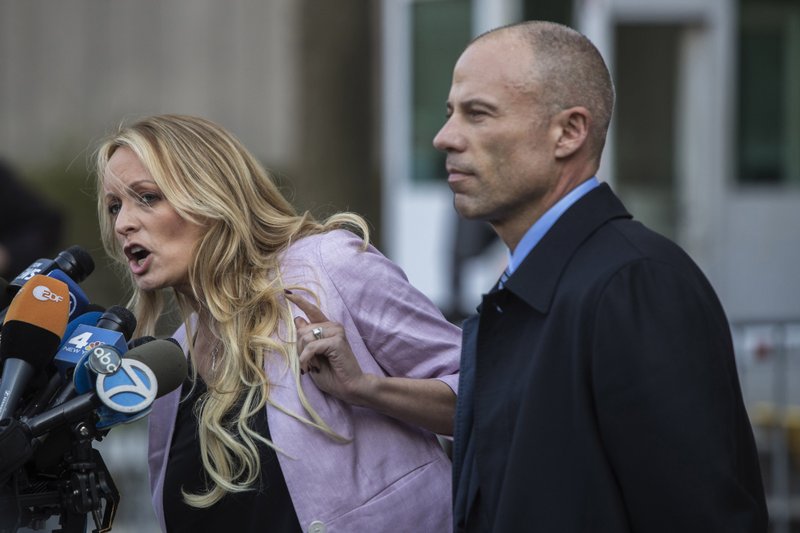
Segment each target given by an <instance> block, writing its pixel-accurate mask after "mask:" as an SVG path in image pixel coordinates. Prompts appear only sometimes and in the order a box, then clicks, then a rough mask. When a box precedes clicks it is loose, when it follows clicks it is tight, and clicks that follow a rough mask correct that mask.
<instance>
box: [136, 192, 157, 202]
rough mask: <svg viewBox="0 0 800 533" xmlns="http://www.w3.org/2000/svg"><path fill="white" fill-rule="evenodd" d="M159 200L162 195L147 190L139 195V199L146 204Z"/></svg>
mask: <svg viewBox="0 0 800 533" xmlns="http://www.w3.org/2000/svg"><path fill="white" fill-rule="evenodd" d="M158 200H160V197H159V196H158V195H157V194H154V193H151V192H146V193H143V194H140V195H139V201H140V202H142V203H143V204H145V205H153V204H154V203H156V202H157V201H158Z"/></svg>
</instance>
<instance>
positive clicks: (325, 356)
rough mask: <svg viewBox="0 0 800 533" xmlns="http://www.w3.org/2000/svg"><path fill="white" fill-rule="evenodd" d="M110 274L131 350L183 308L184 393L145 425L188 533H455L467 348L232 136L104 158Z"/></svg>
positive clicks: (168, 141) (151, 143) (349, 232)
mask: <svg viewBox="0 0 800 533" xmlns="http://www.w3.org/2000/svg"><path fill="white" fill-rule="evenodd" d="M96 171H97V177H98V194H99V197H98V209H99V218H100V225H101V233H102V238H103V243H104V246H105V248H106V250H107V252H108V254H109V255H110V256H111V257H112V258H114V259H116V260H117V261H119V263H120V264H121V267H122V268H123V269H124V270H125V271H126V272H127V275H128V276H129V277H130V280H131V282H132V286H133V296H132V299H131V302H130V304H131V305H132V307H133V309H134V311H135V314H136V315H137V318H138V324H139V326H138V329H137V334H138V335H151V334H153V332H154V329H155V325H156V321H157V320H158V318H159V317H160V316H161V315H162V312H163V311H164V309H165V296H166V295H167V293H171V294H172V295H174V298H175V302H176V305H177V308H178V309H179V312H180V313H181V316H182V318H183V322H184V325H183V326H182V327H181V328H180V329H179V330H178V331H177V332H176V334H175V337H176V339H178V340H179V341H180V342H181V343H182V345H183V346H184V347H185V348H184V349H185V350H186V351H187V353H188V359H189V362H190V368H191V372H190V374H191V376H190V379H189V380H188V381H187V383H186V384H185V386H184V387H183V390H180V389H179V390H177V391H175V392H174V393H172V394H169V395H166V396H164V397H163V398H161V399H159V400H156V402H155V404H154V408H153V412H152V413H151V414H150V418H149V438H150V442H149V463H150V478H151V490H152V499H153V505H154V508H155V511H156V516H157V518H158V520H159V522H160V524H161V527H162V528H163V529H164V530H166V531H169V532H178V531H187V532H188V531H191V532H202V531H209V532H211V531H213V532H219V531H236V532H237V533H238V532H246V531H259V532H263V531H270V532H273V531H274V532H285V531H301V530H302V531H328V532H329V533H330V532H335V531H342V532H354V531H446V530H449V529H451V477H450V476H451V468H450V461H449V459H448V458H447V456H446V455H445V453H444V452H443V450H442V447H441V446H440V445H439V443H438V440H437V438H436V434H444V435H449V434H452V429H453V428H452V424H453V414H454V411H455V398H456V397H455V393H454V391H455V389H456V388H457V381H458V358H459V354H460V340H461V335H460V330H459V329H458V328H456V327H455V326H453V325H452V324H450V323H449V322H447V321H446V320H445V319H444V318H443V317H442V315H441V313H440V312H439V310H438V309H437V308H436V307H435V306H434V304H433V303H431V302H430V301H429V300H428V299H427V298H425V297H424V296H423V295H422V294H421V293H419V291H417V290H416V289H415V288H414V287H412V286H411V285H410V284H409V283H408V281H407V279H406V277H405V275H404V274H403V272H402V271H401V270H400V269H399V268H398V267H397V266H396V265H394V264H393V263H391V262H390V261H388V260H387V259H386V258H385V257H384V256H383V255H381V254H380V253H379V252H378V251H377V250H376V249H375V248H373V247H371V246H370V245H369V239H368V229H367V226H366V223H365V221H364V220H363V219H362V218H361V217H359V216H357V215H355V214H352V213H340V214H337V215H334V216H332V217H330V218H328V219H327V220H326V221H324V222H318V221H316V220H314V218H313V217H312V216H311V215H310V214H309V213H304V214H298V213H296V212H295V210H294V209H293V207H292V206H291V205H290V204H289V203H288V202H287V200H286V199H285V198H284V197H283V196H282V195H281V193H280V192H279V190H278V189H277V187H276V186H275V184H274V183H273V181H272V179H271V177H270V176H269V175H268V174H267V172H266V171H265V170H264V168H263V167H262V166H261V165H260V164H259V163H258V162H257V160H256V159H255V158H254V157H253V156H252V155H251V154H250V153H249V152H248V151H247V149H246V148H245V147H244V146H243V145H242V144H241V143H240V142H239V141H238V140H237V139H236V138H234V137H233V136H232V135H231V134H230V133H229V132H227V131H226V130H224V129H223V128H221V127H220V126H218V125H216V124H214V123H212V122H210V121H207V120H205V119H202V118H197V117H189V116H178V115H160V116H152V117H148V118H145V119H142V120H140V121H138V122H136V123H134V124H131V125H129V126H123V127H122V128H121V129H120V130H119V131H118V132H117V133H115V134H114V135H112V136H111V137H110V138H108V139H107V140H106V141H105V142H103V143H102V144H101V146H100V147H99V149H98V153H97V158H96Z"/></svg>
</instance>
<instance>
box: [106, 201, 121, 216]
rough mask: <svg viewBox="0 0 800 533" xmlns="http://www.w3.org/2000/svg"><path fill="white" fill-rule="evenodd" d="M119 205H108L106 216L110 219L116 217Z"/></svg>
mask: <svg viewBox="0 0 800 533" xmlns="http://www.w3.org/2000/svg"><path fill="white" fill-rule="evenodd" d="M119 209H120V205H119V204H118V203H113V204H108V214H109V215H111V216H112V217H114V216H117V213H119Z"/></svg>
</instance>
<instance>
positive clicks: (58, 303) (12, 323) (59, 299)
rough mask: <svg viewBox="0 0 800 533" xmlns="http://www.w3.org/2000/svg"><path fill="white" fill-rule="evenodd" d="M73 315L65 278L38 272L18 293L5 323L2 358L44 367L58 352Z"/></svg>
mask: <svg viewBox="0 0 800 533" xmlns="http://www.w3.org/2000/svg"><path fill="white" fill-rule="evenodd" d="M68 315H69V289H68V287H67V285H66V283H64V282H63V281H59V280H57V279H54V278H50V277H47V276H43V275H41V274H38V275H36V276H33V277H32V278H31V279H30V281H28V282H27V283H26V284H25V285H24V286H23V287H22V289H21V290H20V291H19V293H17V296H16V298H14V300H13V301H12V302H11V306H10V307H9V308H8V313H7V314H6V318H5V322H4V323H3V327H2V342H0V359H2V360H5V359H6V358H9V357H13V358H18V359H22V360H23V361H28V362H29V363H31V364H32V365H33V366H34V367H36V368H43V367H44V365H46V364H47V363H48V362H49V361H50V360H51V359H52V358H53V356H54V355H55V350H56V349H57V348H58V344H59V342H61V337H62V336H63V335H64V330H65V329H66V327H67V318H68Z"/></svg>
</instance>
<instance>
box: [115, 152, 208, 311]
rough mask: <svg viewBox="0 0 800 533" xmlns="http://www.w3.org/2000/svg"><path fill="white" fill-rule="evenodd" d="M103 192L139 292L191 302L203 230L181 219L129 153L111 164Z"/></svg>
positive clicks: (120, 156)
mask: <svg viewBox="0 0 800 533" xmlns="http://www.w3.org/2000/svg"><path fill="white" fill-rule="evenodd" d="M103 192H104V195H105V204H106V208H107V209H108V212H109V215H110V216H111V220H112V221H113V222H114V231H115V232H116V236H117V241H118V242H119V244H120V247H121V248H122V250H123V253H124V254H125V257H126V258H127V259H128V268H129V269H130V271H131V274H133V279H134V281H135V282H136V285H137V286H138V287H139V289H141V290H143V291H151V290H155V289H163V288H167V287H173V288H175V289H176V290H178V291H180V292H182V293H184V294H186V295H189V296H191V288H190V286H189V264H190V262H191V261H192V258H193V257H194V250H195V245H196V244H197V242H198V241H199V240H200V237H201V235H202V234H203V232H204V228H203V227H202V226H200V225H199V224H195V223H194V222H191V221H189V220H186V219H184V218H182V217H181V216H180V215H179V214H178V212H177V211H176V210H175V209H174V208H173V207H172V205H170V204H169V202H167V200H165V199H164V196H163V194H162V193H161V189H159V187H158V185H156V182H155V181H154V180H153V177H152V176H151V175H150V173H149V172H148V171H147V169H146V168H145V167H144V165H142V163H141V161H140V160H139V158H138V157H137V156H136V155H135V154H134V153H133V152H132V151H131V150H130V149H129V148H126V147H119V148H117V150H116V151H115V152H114V154H113V155H112V156H111V159H109V161H108V166H107V167H106V172H105V175H104V178H103Z"/></svg>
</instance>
